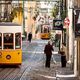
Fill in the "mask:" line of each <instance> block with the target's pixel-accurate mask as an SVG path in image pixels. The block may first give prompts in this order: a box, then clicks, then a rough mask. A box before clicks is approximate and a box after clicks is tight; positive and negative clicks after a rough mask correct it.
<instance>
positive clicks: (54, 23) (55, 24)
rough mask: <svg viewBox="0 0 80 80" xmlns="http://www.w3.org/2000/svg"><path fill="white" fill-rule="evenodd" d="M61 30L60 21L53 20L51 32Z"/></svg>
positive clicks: (61, 23)
mask: <svg viewBox="0 0 80 80" xmlns="http://www.w3.org/2000/svg"><path fill="white" fill-rule="evenodd" d="M62 29H63V22H62V20H59V19H56V20H53V30H62Z"/></svg>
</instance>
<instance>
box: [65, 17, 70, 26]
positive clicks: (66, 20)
mask: <svg viewBox="0 0 80 80" xmlns="http://www.w3.org/2000/svg"><path fill="white" fill-rule="evenodd" d="M69 24H70V20H69V18H68V17H66V18H65V20H64V26H69Z"/></svg>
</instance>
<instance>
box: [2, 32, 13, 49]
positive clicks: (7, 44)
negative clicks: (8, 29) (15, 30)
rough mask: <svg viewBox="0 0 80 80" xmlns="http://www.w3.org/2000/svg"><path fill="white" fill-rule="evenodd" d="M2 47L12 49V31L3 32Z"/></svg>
mask: <svg viewBox="0 0 80 80" xmlns="http://www.w3.org/2000/svg"><path fill="white" fill-rule="evenodd" d="M3 38H4V41H3V44H4V45H3V48H4V49H13V34H12V33H4V34H3Z"/></svg>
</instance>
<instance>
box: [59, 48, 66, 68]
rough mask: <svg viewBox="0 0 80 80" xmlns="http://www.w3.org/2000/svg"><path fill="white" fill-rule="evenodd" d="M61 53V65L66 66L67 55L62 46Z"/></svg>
mask: <svg viewBox="0 0 80 80" xmlns="http://www.w3.org/2000/svg"><path fill="white" fill-rule="evenodd" d="M60 54H61V66H62V67H66V62H67V61H66V55H65V52H64V51H63V49H62V48H61V51H60Z"/></svg>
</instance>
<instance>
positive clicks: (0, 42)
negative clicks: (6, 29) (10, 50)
mask: <svg viewBox="0 0 80 80" xmlns="http://www.w3.org/2000/svg"><path fill="white" fill-rule="evenodd" d="M1 48H2V34H1V33H0V49H1Z"/></svg>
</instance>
